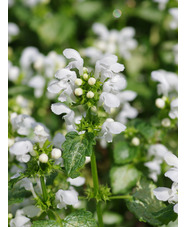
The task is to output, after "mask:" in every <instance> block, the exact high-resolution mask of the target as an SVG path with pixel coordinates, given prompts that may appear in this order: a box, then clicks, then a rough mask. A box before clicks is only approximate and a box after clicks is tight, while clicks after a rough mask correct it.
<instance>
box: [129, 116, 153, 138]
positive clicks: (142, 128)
mask: <svg viewBox="0 0 186 227" xmlns="http://www.w3.org/2000/svg"><path fill="white" fill-rule="evenodd" d="M129 125H132V126H134V127H135V129H137V130H138V131H139V132H140V133H141V134H142V135H143V136H144V137H145V138H146V139H147V140H148V139H150V138H151V137H153V136H154V134H155V132H156V129H155V128H154V127H153V126H152V125H150V124H148V123H147V122H144V121H143V120H141V119H135V120H133V121H131V122H130V124H129Z"/></svg>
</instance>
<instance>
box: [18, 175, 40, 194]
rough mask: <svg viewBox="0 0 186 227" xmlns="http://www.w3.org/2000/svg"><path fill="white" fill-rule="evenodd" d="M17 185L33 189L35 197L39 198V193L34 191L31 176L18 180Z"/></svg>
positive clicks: (29, 189) (28, 189)
mask: <svg viewBox="0 0 186 227" xmlns="http://www.w3.org/2000/svg"><path fill="white" fill-rule="evenodd" d="M16 185H18V186H19V187H20V188H24V189H25V190H27V191H31V192H32V195H33V197H34V198H37V195H36V193H35V191H34V187H33V184H32V181H31V180H30V179H29V178H27V177H25V178H23V179H22V180H20V181H19V182H17V183H16Z"/></svg>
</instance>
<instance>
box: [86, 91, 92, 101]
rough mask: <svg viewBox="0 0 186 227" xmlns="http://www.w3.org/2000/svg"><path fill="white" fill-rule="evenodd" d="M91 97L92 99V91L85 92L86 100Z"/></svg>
mask: <svg viewBox="0 0 186 227" xmlns="http://www.w3.org/2000/svg"><path fill="white" fill-rule="evenodd" d="M93 97H94V92H92V91H89V92H87V98H89V99H91V98H93Z"/></svg>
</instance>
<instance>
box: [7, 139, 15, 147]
mask: <svg viewBox="0 0 186 227" xmlns="http://www.w3.org/2000/svg"><path fill="white" fill-rule="evenodd" d="M14 143H15V140H14V139H10V138H8V147H11V146H12V145H13V144H14Z"/></svg>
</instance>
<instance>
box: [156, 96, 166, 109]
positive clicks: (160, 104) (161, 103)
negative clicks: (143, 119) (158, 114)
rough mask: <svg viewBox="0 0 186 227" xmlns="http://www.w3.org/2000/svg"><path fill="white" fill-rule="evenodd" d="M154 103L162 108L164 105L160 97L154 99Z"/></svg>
mask: <svg viewBox="0 0 186 227" xmlns="http://www.w3.org/2000/svg"><path fill="white" fill-rule="evenodd" d="M155 104H156V106H157V107H158V108H160V109H163V108H164V106H165V101H164V100H163V99H161V98H158V99H156V101H155Z"/></svg>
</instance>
